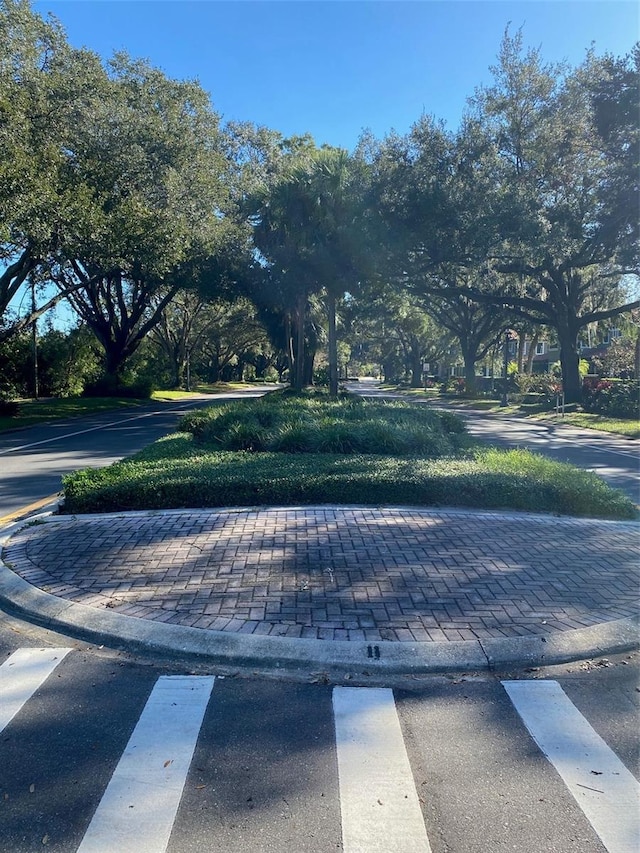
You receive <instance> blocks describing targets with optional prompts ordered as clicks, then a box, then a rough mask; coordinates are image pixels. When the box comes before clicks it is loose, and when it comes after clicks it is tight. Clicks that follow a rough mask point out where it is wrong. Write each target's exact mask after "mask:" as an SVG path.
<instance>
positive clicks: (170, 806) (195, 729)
mask: <svg viewBox="0 0 640 853" xmlns="http://www.w3.org/2000/svg"><path fill="white" fill-rule="evenodd" d="M213 684H214V678H213V677H207V676H162V677H161V678H159V679H158V681H157V682H156V685H155V687H154V689H153V691H152V693H151V696H150V697H149V701H148V702H147V704H146V705H145V708H144V711H143V712H142V715H141V717H140V719H139V721H138V724H137V725H136V727H135V729H134V732H133V734H132V735H131V739H130V740H129V743H128V745H127V748H126V750H125V752H124V754H123V756H122V758H121V759H120V762H119V764H118V766H117V768H116V770H115V772H114V774H113V776H112V778H111V782H110V783H109V786H108V788H107V790H106V792H105V794H104V796H103V798H102V800H101V801H100V805H99V806H98V809H97V811H96V813H95V815H94V817H93V820H92V821H91V824H90V826H89V829H88V830H87V833H86V835H85V836H84V839H83V840H82V844H81V845H80V847H79V849H78V853H114V851H118V853H163V851H164V850H166V847H167V843H168V841H169V836H170V834H171V829H172V827H173V822H174V819H175V816H176V812H177V810H178V806H179V804H180V798H181V796H182V790H183V788H184V783H185V780H186V778H187V772H188V770H189V765H190V763H191V758H192V756H193V751H194V749H195V745H196V741H197V739H198V733H199V731H200V726H201V725H202V720H203V717H204V713H205V711H206V708H207V704H208V702H209V697H210V695H211V691H212V689H213Z"/></svg>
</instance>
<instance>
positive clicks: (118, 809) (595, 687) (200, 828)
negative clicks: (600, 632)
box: [0, 617, 640, 853]
mask: <svg viewBox="0 0 640 853" xmlns="http://www.w3.org/2000/svg"><path fill="white" fill-rule="evenodd" d="M50 648H54V649H55V648H70V651H69V652H68V653H66V654H65V653H64V652H63V651H60V652H54V653H53V657H55V658H56V660H54V661H53V663H52V667H53V668H52V670H51V672H50V674H49V675H48V677H47V678H46V679H44V680H41V681H40V682H39V684H38V685H37V689H35V692H33V693H31V695H30V696H28V697H27V698H26V699H25V700H24V702H23V704H21V705H20V707H19V708H18V709H17V710H16V711H15V714H14V715H13V716H12V718H11V719H10V720H8V721H7V720H6V716H7V706H8V705H10V704H11V703H12V702H13V703H14V704H15V703H18V704H19V702H18V700H19V694H20V693H21V690H22V688H23V687H24V683H21V679H22V682H24V681H25V679H26V680H28V678H26V676H25V675H24V674H22V675H21V669H20V667H21V665H22V666H23V669H24V665H25V663H26V668H27V670H28V671H29V672H30V673H31V675H33V673H34V671H35V670H36V669H37V666H36V664H35V662H34V661H36V660H37V659H38V656H40V655H42V654H44V655H45V656H46V655H48V656H49V657H52V654H51V652H50V651H49V649H50ZM38 650H44V651H38ZM16 653H17V654H16ZM25 654H27V655H35V657H34V658H33V659H32V658H31V657H29V658H27V660H26V662H25V661H24V660H23V661H22V664H21V662H20V659H19V658H20V656H21V655H23V656H24V655H25ZM0 663H3V666H1V667H0V683H1V684H2V686H3V690H2V691H0V728H2V727H3V726H4V728H3V730H2V732H1V733H0V813H1V816H2V817H1V820H2V832H1V833H0V853H33V851H35V850H47V851H55V853H75V852H76V851H80V853H86V851H93V850H101V851H116V850H117V851H118V853H128V851H136V853H144V851H150V850H165V849H166V850H167V851H168V853H193V851H196V850H213V849H215V850H224V851H225V853H246V851H248V850H250V851H252V853H287V851H290V850H296V851H300V853H323V851H326V853H329V851H336V850H339V849H342V850H344V851H346V853H356V851H364V850H367V851H383V853H412V852H413V851H415V853H418V851H420V853H428V851H432V853H445V851H446V853H487V851H494V850H532V851H536V853H603V851H605V850H608V851H610V853H631V850H636V849H638V843H639V842H640V838H638V837H635V836H634V835H629V833H635V832H636V830H637V826H635V827H634V826H633V822H634V820H635V819H634V814H636V815H637V809H634V808H633V800H632V801H631V805H630V802H629V800H627V801H626V804H625V802H624V797H625V796H629V789H628V788H627V789H626V792H625V791H624V790H622V789H621V788H620V779H621V777H624V779H625V780H626V783H627V784H630V785H631V789H630V791H631V794H630V796H632V797H633V796H637V791H638V785H637V782H636V781H634V780H633V778H632V777H631V775H630V773H632V774H635V777H636V778H637V775H638V749H637V715H638V711H639V698H640V693H638V671H639V668H640V655H639V654H638V653H633V654H631V653H630V654H627V655H622V656H618V657H616V658H612V659H611V660H610V661H608V662H590V663H582V664H572V665H567V666H564V667H561V668H560V667H559V668H555V669H553V670H551V669H550V670H547V671H544V672H543V671H537V672H526V673H522V672H517V673H508V674H502V675H501V676H499V675H496V676H495V677H493V676H487V677H486V678H479V677H474V676H473V675H472V674H470V675H469V676H466V677H456V678H445V677H437V678H436V677H431V678H424V679H413V680H410V681H407V682H404V683H402V684H397V685H395V687H394V689H382V690H376V689H372V688H367V687H356V688H353V687H351V686H350V685H349V682H348V681H347V682H344V683H343V685H341V686H337V687H335V686H334V685H331V684H326V683H324V678H323V676H322V674H321V673H319V674H318V675H317V676H315V677H314V678H313V679H311V680H309V681H306V682H291V681H290V682H287V681H266V680H262V679H259V678H256V677H251V676H250V677H248V678H245V677H242V676H240V675H238V676H236V677H233V676H232V675H230V674H227V675H226V677H222V676H217V677H216V678H215V680H214V679H212V678H210V677H208V676H210V675H211V673H209V672H206V671H203V670H193V669H192V668H186V667H185V666H183V665H181V664H180V662H179V661H176V662H175V663H174V664H173V665H172V666H170V667H168V666H167V665H165V664H160V663H154V662H152V661H151V662H150V661H143V660H136V659H134V658H132V657H129V656H127V655H126V654H124V653H115V652H109V651H107V650H100V649H96V648H95V647H90V646H86V645H83V644H81V643H77V642H74V641H69V640H68V638H64V637H59V636H56V635H54V634H52V633H50V632H47V631H44V630H42V629H37V628H34V627H32V626H29V625H26V624H25V623H21V622H19V621H17V620H13V619H11V618H9V617H6V618H3V620H2V622H0ZM174 676H186V677H187V678H186V684H187V685H190V684H192V683H195V684H197V685H198V689H200V688H201V687H202V688H203V689H204V698H202V697H200V698H198V696H197V695H196V693H195V692H194V693H193V694H192V695H193V698H189V699H187V701H186V703H185V705H184V707H182V706H181V699H180V697H179V696H176V697H175V700H174V701H172V702H168V703H166V704H165V706H164V709H163V711H162V717H161V719H160V720H159V721H157V722H155V723H154V721H153V713H152V706H153V703H154V701H157V697H158V689H159V687H160V686H161V685H164V686H165V687H166V686H167V684H175V682H176V679H175V678H173V681H172V680H171V679H172V677H174ZM167 677H169V680H168V681H167ZM512 677H515V678H516V679H518V681H520V680H522V682H523V683H524V686H525V688H526V689H528V688H530V687H531V685H533V687H534V689H536V688H539V687H540V686H542V688H543V689H544V688H546V687H548V686H549V685H551V686H552V687H553V685H555V687H553V689H554V690H556V689H557V690H559V691H560V693H561V695H562V704H563V706H564V705H566V708H567V709H569V710H568V711H567V710H566V709H565V710H563V709H560V710H556V709H554V708H553V707H550V706H547V707H546V711H545V714H544V715H543V716H544V717H545V719H547V720H548V719H554V718H555V717H558V719H559V721H560V723H561V724H563V722H564V720H565V716H566V714H567V713H569V712H571V713H573V714H574V716H575V720H576V721H577V722H573V723H572V724H571V727H570V728H569V734H570V737H569V738H568V740H571V739H572V737H573V734H574V733H575V732H576V727H580V728H581V729H582V728H584V729H585V731H587V732H589V733H590V737H592V738H593V737H595V738H596V746H595V747H593V748H591V749H587V750H586V753H587V755H586V759H585V760H586V763H585V760H583V761H582V764H583V766H582V768H581V770H580V774H579V775H578V776H575V778H574V779H573V781H572V780H571V779H566V778H563V776H562V775H561V773H560V771H559V770H557V769H556V768H555V767H554V766H552V764H551V763H550V761H549V760H547V758H546V757H545V754H544V752H543V749H542V748H541V747H540V746H539V745H538V744H537V743H536V742H535V741H534V739H533V738H532V736H531V735H530V734H529V731H528V729H527V726H526V725H525V722H524V719H523V716H522V712H521V711H520V710H516V706H515V704H514V702H513V701H512V699H511V698H510V696H509V694H508V693H507V686H505V684H507V683H508V684H509V685H510V684H511V683H512V682H511V681H510V680H509V679H511V678H512ZM2 678H4V679H5V680H4V681H2ZM503 679H507V681H505V683H503V681H502V680H503ZM531 679H533V681H531ZM202 682H204V684H203V683H202ZM179 685H180V682H178V686H179ZM27 692H28V691H27ZM201 692H202V691H201ZM565 700H566V701H565ZM195 705H199V708H200V710H199V711H198V720H197V722H196V724H195V725H193V726H191V727H190V726H189V725H187V724H182V723H181V724H180V726H179V732H178V734H179V737H177V736H176V733H175V732H172V731H171V722H172V719H173V718H174V717H175V718H176V719H178V720H180V719H182V717H184V715H185V714H186V715H187V716H188V715H189V714H191V713H192V712H194V713H195V711H194V708H195ZM14 710H15V709H14ZM3 714H4V715H5V719H3ZM150 715H151V716H150ZM181 715H182V716H181ZM594 733H595V734H594ZM555 737H556V740H557V743H553V744H552V745H551V746H550V745H549V744H548V743H547V744H546V749H547V751H549V752H550V754H551V755H552V757H553V760H554V761H555V762H556V765H557V766H560V767H561V765H562V760H561V759H562V756H563V755H564V754H565V753H566V752H567V750H569V752H571V748H572V747H575V746H576V743H577V744H578V749H579V751H581V753H582V758H583V759H584V754H585V747H584V742H583V741H582V740H580V737H577V740H575V742H574V743H573V744H567V743H566V742H565V741H566V740H567V738H564V737H558V736H557V735H556V736H555ZM598 737H599V738H602V741H598ZM186 740H189V743H188V744H186V743H184V741H186ZM611 762H613V763H611ZM572 766H573V765H572ZM123 774H124V776H123ZM571 791H573V793H572V792H571ZM612 798H613V799H612ZM594 804H595V806H594ZM603 809H604V814H605V818H606V815H607V814H609V818H611V817H613V819H614V821H615V825H614V826H612V825H611V820H609V822H608V824H607V820H606V819H605V818H603ZM616 809H617V812H616ZM624 809H626V812H625V811H624ZM585 810H586V811H585ZM620 815H621V816H620ZM163 832H164V835H165V841H166V839H167V838H168V841H167V846H166V848H165V847H164V846H162V844H163V843H164V842H163V841H162V839H160V840H158V836H159V835H162V833H163ZM621 832H622V834H623V835H622V840H621ZM624 833H626V835H624ZM603 838H604V841H603V840H602V839H603ZM621 844H622V846H621Z"/></svg>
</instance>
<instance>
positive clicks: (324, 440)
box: [64, 395, 637, 519]
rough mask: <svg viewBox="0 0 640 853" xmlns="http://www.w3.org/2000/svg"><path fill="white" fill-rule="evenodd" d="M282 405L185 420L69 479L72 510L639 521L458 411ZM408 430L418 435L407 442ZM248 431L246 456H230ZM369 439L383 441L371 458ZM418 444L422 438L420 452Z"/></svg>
mask: <svg viewBox="0 0 640 853" xmlns="http://www.w3.org/2000/svg"><path fill="white" fill-rule="evenodd" d="M278 397H279V395H274V396H273V397H272V398H270V399H269V400H268V401H265V400H262V401H252V400H247V401H244V402H242V403H240V404H235V405H234V406H218V407H216V408H215V409H212V410H209V411H210V414H208V415H207V414H204V413H201V412H199V413H198V417H196V416H195V415H194V416H193V417H192V418H190V419H189V418H188V419H186V420H185V423H184V428H185V429H186V428H189V429H190V432H181V433H177V434H174V435H172V436H168V437H166V438H164V439H161V440H160V441H158V442H156V443H155V444H153V445H150V446H149V447H148V448H146V449H145V450H143V451H142V452H141V453H139V454H137V455H136V456H133V457H131V458H130V459H127V460H124V461H122V462H118V463H116V464H115V465H111V466H110V467H108V468H103V469H99V470H89V469H86V470H84V471H79V472H76V473H74V474H72V475H69V476H67V477H65V479H64V488H65V511H66V512H72V513H73V512H115V511H121V510H133V509H159V508H181V507H194V508H196V507H216V506H265V505H289V506H292V505H310V504H323V503H324V504H367V505H375V506H381V505H409V506H459V507H473V508H483V509H490V508H493V509H516V510H529V511H534V512H550V513H558V514H566V515H577V516H587V517H603V518H622V519H632V518H636V517H637V512H636V510H635V508H634V506H633V504H632V503H631V501H629V500H628V499H627V498H626V497H625V496H624V495H623V494H622V493H621V492H618V491H616V490H614V489H611V488H610V487H609V486H607V485H606V484H605V483H604V481H603V480H601V479H600V478H599V477H597V476H596V475H594V474H591V473H589V472H585V471H581V470H579V469H577V468H573V467H572V466H570V465H565V464H562V463H558V462H553V461H551V460H548V459H545V458H544V457H542V456H537V455H535V454H532V453H529V452H528V451H522V450H511V451H503V450H496V449H492V448H487V447H483V446H480V445H479V444H477V443H475V442H471V441H470V439H468V437H467V436H465V435H464V432H463V431H461V430H463V427H462V424H461V423H460V422H459V423H457V424H456V423H455V421H459V419H457V418H456V417H455V416H454V415H452V414H451V413H445V416H444V418H443V420H440V418H439V417H438V415H437V414H435V413H433V412H426V411H425V410H424V409H418V410H416V409H415V407H412V406H411V405H408V404H402V403H395V404H392V405H387V406H385V405H384V404H381V403H376V404H370V403H365V402H364V401H361V400H360V401H357V402H354V401H344V402H342V403H323V402H322V401H319V400H313V401H311V402H309V401H305V400H303V401H300V402H298V401H295V400H284V399H283V398H282V397H280V398H279V399H278ZM325 406H326V407H327V408H326V409H325V408H324V407H325ZM385 408H386V410H387V415H388V417H387V418H386V421H387V428H386V429H384V428H383V421H384V420H385V418H384V417H383V414H384V410H385ZM284 410H286V411H284ZM283 411H284V415H283ZM310 413H311V414H310ZM271 416H273V420H270V417H271ZM411 423H413V432H412V435H413V436H414V438H412V439H411V441H406V442H405V443H404V444H403V443H402V436H403V435H405V434H406V433H407V431H409V432H411V429H409V425H410V424H411ZM372 425H373V426H372ZM239 428H241V429H240V438H241V440H242V442H244V443H245V449H235V450H234V449H229V443H228V442H229V441H235V440H237V438H238V429H239ZM265 430H266V432H265ZM256 431H258V434H259V435H260V440H261V441H262V440H264V441H266V442H271V441H277V440H280V439H282V438H283V437H284V443H283V444H281V445H280V448H281V449H280V450H272V449H268V450H252V449H246V448H247V447H250V446H251V443H252V441H253V439H251V435H252V434H255V433H256ZM322 433H324V437H323V436H322ZM429 433H430V434H431V436H432V440H431V441H427V438H426V436H427V434H429ZM305 436H307V437H306V438H305ZM416 436H417V438H415V437H416ZM372 437H377V439H378V441H379V443H378V445H377V446H371V445H370V447H369V452H366V451H363V450H362V448H363V447H364V446H366V444H365V440H373V439H372ZM294 439H295V440H294ZM396 439H397V440H398V442H399V443H398V444H397V443H396ZM415 441H419V442H422V448H423V449H422V451H421V452H419V453H418V452H416V450H415V443H414V442H415ZM336 442H338V444H339V445H340V446H342V447H343V451H342V452H336V446H337V444H336ZM300 445H302V449H301V448H300ZM319 447H323V448H324V450H322V451H320V450H319V449H318V448H319ZM349 448H351V449H350V450H349ZM371 450H377V452H371Z"/></svg>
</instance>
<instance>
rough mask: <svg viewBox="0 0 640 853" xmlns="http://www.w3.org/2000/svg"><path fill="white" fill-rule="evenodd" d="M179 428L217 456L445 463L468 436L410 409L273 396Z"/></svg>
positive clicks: (203, 413)
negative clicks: (372, 457)
mask: <svg viewBox="0 0 640 853" xmlns="http://www.w3.org/2000/svg"><path fill="white" fill-rule="evenodd" d="M179 428H180V429H183V430H186V431H188V432H191V433H192V434H193V435H194V436H196V437H197V439H198V441H199V442H200V443H202V444H203V445H206V446H208V447H211V448H215V449H217V450H247V451H252V452H266V451H270V452H276V453H340V454H362V453H364V454H388V455H396V456H408V455H414V456H430V457H434V458H435V457H441V456H446V455H449V454H452V453H454V452H455V451H456V450H457V449H458V447H459V444H460V442H459V440H458V439H459V437H460V436H461V435H462V433H463V432H464V424H463V422H462V420H461V419H459V418H457V417H456V416H455V415H453V414H451V413H440V412H434V411H432V410H428V409H424V408H417V407H415V406H411V405H408V404H406V403H383V402H378V403H372V402H366V401H364V400H362V399H360V398H349V399H347V400H331V401H329V400H327V399H326V398H324V396H321V395H314V396H312V395H305V396H283V395H279V394H271V395H269V396H267V397H264V398H261V399H259V400H252V401H247V402H238V403H230V404H228V405H225V406H218V407H214V408H210V409H205V410H200V411H198V412H195V413H193V414H191V415H187V416H186V417H184V418H183V419H182V420H181V422H180V424H179Z"/></svg>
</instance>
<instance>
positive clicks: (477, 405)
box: [384, 385, 640, 438]
mask: <svg viewBox="0 0 640 853" xmlns="http://www.w3.org/2000/svg"><path fill="white" fill-rule="evenodd" d="M384 387H385V388H386V389H387V390H393V391H398V392H401V393H403V394H407V395H411V396H412V397H422V398H425V399H430V400H434V401H436V402H437V400H438V398H439V397H440V395H439V393H438V392H437V389H434V388H429V389H427V390H426V391H425V390H423V389H420V388H403V387H401V386H391V385H389V386H384ZM441 399H442V400H443V401H445V402H446V403H447V405H450V406H454V407H456V408H459V409H474V410H476V411H483V412H489V413H490V414H494V415H508V416H509V417H514V416H516V417H525V418H535V419H538V420H553V421H554V422H557V423H563V424H567V425H569V426H577V427H585V428H587V429H595V430H599V431H601V432H610V433H614V434H615V435H624V436H625V437H626V438H640V421H638V420H637V419H635V418H612V417H608V416H606V415H596V414H592V413H590V412H582V411H573V412H565V414H564V416H562V415H556V412H555V407H554V408H551V409H549V408H548V407H546V406H544V405H540V404H539V403H509V405H507V406H501V405H500V401H499V400H491V399H487V398H486V397H478V398H475V399H469V398H464V397H449V396H444V397H442V398H441Z"/></svg>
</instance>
